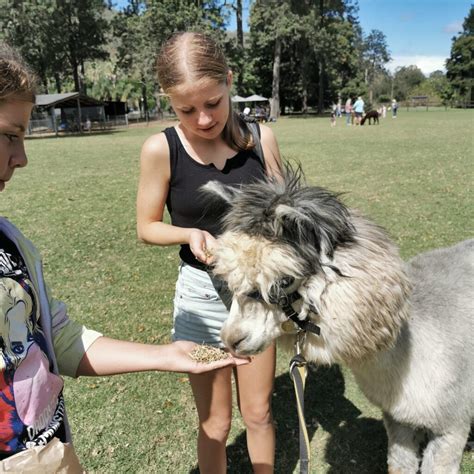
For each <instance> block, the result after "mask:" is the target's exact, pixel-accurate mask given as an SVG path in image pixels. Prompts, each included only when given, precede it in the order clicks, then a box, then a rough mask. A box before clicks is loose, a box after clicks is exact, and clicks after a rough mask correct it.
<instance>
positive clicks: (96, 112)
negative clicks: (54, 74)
mask: <svg viewBox="0 0 474 474" xmlns="http://www.w3.org/2000/svg"><path fill="white" fill-rule="evenodd" d="M35 105H36V108H37V110H38V111H40V112H41V111H47V112H48V115H49V116H50V120H51V125H52V126H51V129H52V130H53V131H54V133H56V135H57V134H58V130H59V127H58V123H57V120H56V115H57V114H56V109H59V110H60V117H61V125H62V124H63V123H65V124H67V123H68V116H70V117H71V118H72V119H71V122H70V127H69V128H65V130H70V131H79V132H80V131H82V129H83V125H82V122H83V115H84V114H83V112H84V110H87V112H88V119H89V120H91V119H92V118H94V119H95V120H97V121H101V122H105V111H104V103H103V102H101V101H100V100H97V99H94V98H92V97H88V96H87V95H85V94H81V93H79V92H67V93H64V94H39V95H37V96H36V103H35ZM89 115H90V116H92V117H89ZM33 122H35V120H33Z"/></svg>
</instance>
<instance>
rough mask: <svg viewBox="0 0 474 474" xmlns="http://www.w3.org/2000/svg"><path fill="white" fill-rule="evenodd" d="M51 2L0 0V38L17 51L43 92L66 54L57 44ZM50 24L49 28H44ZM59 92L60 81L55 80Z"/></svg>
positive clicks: (61, 65)
mask: <svg viewBox="0 0 474 474" xmlns="http://www.w3.org/2000/svg"><path fill="white" fill-rule="evenodd" d="M54 12H55V8H54V5H53V3H52V2H31V1H30V2H27V1H24V2H18V1H12V0H0V39H2V40H4V41H6V42H7V43H9V44H11V45H12V46H14V47H15V48H17V49H18V50H19V51H20V53H21V54H22V56H23V57H24V58H25V60H26V61H27V62H28V64H29V65H30V66H31V67H32V68H33V70H34V71H35V72H36V74H37V75H38V77H39V79H40V82H41V85H42V87H43V89H44V92H46V93H47V92H48V88H49V84H48V79H49V78H50V77H51V76H53V75H54V74H56V79H59V72H58V71H61V69H62V68H63V67H64V61H65V55H64V51H63V50H62V48H61V47H60V48H59V49H58V43H59V42H60V35H59V34H58V31H57V28H56V26H57V25H56V20H57V16H56V15H55V14H54ZM47 25H49V28H47V27H46V26H47ZM57 83H58V84H57V88H58V89H59V90H58V92H60V89H61V86H60V81H57Z"/></svg>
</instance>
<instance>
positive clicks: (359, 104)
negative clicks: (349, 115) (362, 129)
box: [354, 96, 365, 125]
mask: <svg viewBox="0 0 474 474" xmlns="http://www.w3.org/2000/svg"><path fill="white" fill-rule="evenodd" d="M364 106H365V103H364V101H363V100H362V97H361V96H359V97H357V100H356V101H355V102H354V113H355V120H356V125H360V122H361V121H362V117H363V115H364Z"/></svg>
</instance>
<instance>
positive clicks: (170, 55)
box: [156, 32, 255, 150]
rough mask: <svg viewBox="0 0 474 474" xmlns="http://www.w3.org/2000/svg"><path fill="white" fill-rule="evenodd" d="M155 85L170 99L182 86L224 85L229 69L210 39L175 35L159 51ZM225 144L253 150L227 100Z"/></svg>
mask: <svg viewBox="0 0 474 474" xmlns="http://www.w3.org/2000/svg"><path fill="white" fill-rule="evenodd" d="M156 66H157V68H156V69H157V75H158V82H159V83H160V86H161V88H162V89H163V91H164V92H165V93H166V94H168V95H172V94H173V92H174V91H175V90H176V89H177V88H178V87H180V86H181V85H183V84H185V83H188V82H189V83H193V84H203V83H206V82H213V83H217V84H225V83H226V82H227V78H228V74H229V66H228V65H227V60H226V58H225V56H224V53H223V51H222V49H221V48H220V47H219V45H218V44H217V42H216V41H214V39H212V38H211V37H210V36H208V35H205V34H203V33H197V32H186V33H176V34H174V35H173V36H172V37H171V38H169V39H168V41H166V42H165V43H164V44H163V46H162V47H161V50H160V53H159V55H158V59H157V62H156ZM222 133H223V138H224V141H225V142H226V143H227V144H228V145H229V146H230V147H231V148H233V149H236V150H248V149H252V148H253V147H254V146H255V144H254V143H253V139H252V134H251V133H250V131H249V130H248V127H247V126H246V124H245V122H244V121H243V120H242V119H241V118H240V117H239V116H238V115H237V114H236V113H235V112H234V111H233V110H232V103H231V98H230V96H229V117H228V119H227V123H226V125H225V127H224V131H223V132H222Z"/></svg>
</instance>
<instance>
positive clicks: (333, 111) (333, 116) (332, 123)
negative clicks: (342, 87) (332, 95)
mask: <svg viewBox="0 0 474 474" xmlns="http://www.w3.org/2000/svg"><path fill="white" fill-rule="evenodd" d="M335 126H336V111H335V110H332V111H331V127H335Z"/></svg>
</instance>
